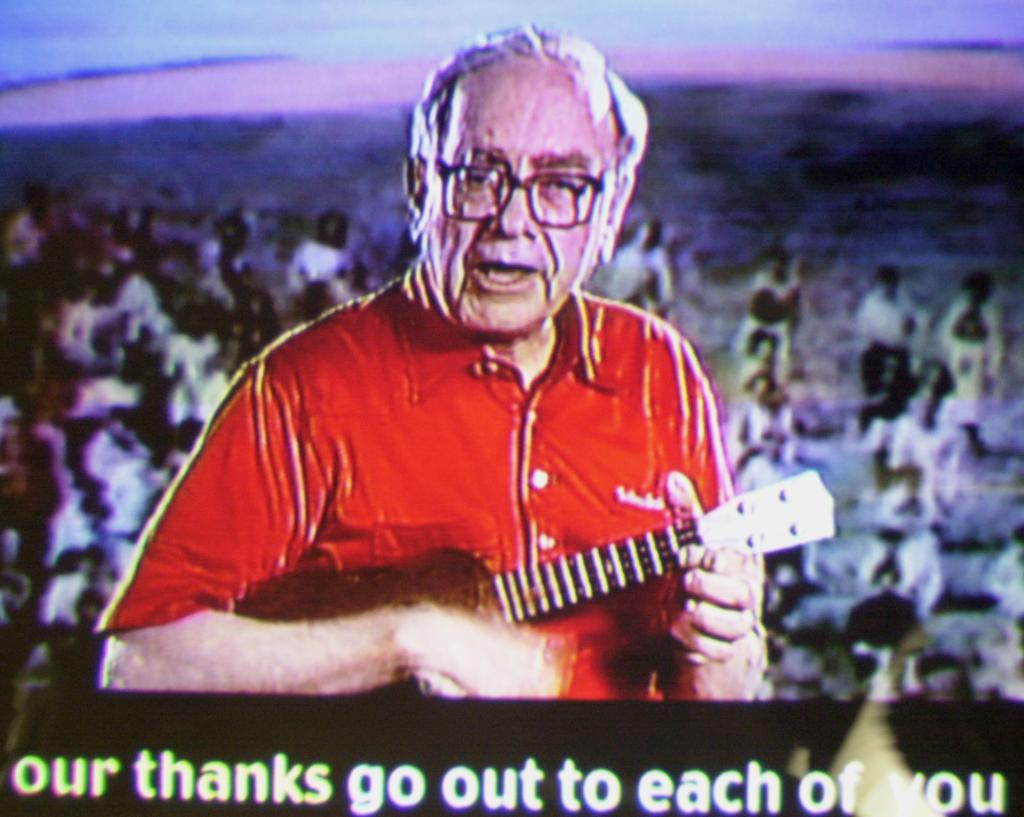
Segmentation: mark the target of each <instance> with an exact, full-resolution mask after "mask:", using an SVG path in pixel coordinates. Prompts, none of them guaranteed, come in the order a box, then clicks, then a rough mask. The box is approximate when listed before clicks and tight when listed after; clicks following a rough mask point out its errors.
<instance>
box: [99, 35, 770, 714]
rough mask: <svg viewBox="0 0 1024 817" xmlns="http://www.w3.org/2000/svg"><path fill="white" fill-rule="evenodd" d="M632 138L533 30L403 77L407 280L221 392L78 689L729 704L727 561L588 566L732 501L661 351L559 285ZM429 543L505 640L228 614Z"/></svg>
mask: <svg viewBox="0 0 1024 817" xmlns="http://www.w3.org/2000/svg"><path fill="white" fill-rule="evenodd" d="M646 130H647V124H646V115H645V113H644V111H643V107H642V105H641V104H640V102H639V101H638V100H637V99H636V98H635V97H634V96H633V95H632V94H631V93H630V92H629V91H628V89H627V88H626V87H625V86H624V84H623V83H622V81H621V80H620V79H619V78H618V77H617V76H616V75H615V74H613V73H611V72H610V71H609V70H608V69H607V67H606V65H605V62H604V59H603V58H602V57H601V55H600V54H598V53H597V52H596V51H595V50H594V49H593V47H592V46H589V45H588V44H586V43H583V42H581V41H579V40H576V39H572V38H567V37H557V36H554V35H551V34H548V33H544V32H540V31H537V30H535V29H533V28H527V29H523V30H516V31H511V32H506V33H502V34H499V35H496V36H493V37H491V38H488V39H486V40H484V41H482V42H481V43H480V44H478V45H475V46H473V47H471V48H469V49H468V50H466V51H464V52H461V53H459V54H457V55H456V56H455V57H454V58H453V59H452V60H451V61H450V62H449V63H447V64H446V65H444V66H443V67H442V68H440V69H439V70H438V71H437V72H436V73H435V75H434V76H432V77H431V78H430V80H429V81H428V83H427V86H426V89H425V93H424V98H423V100H422V101H421V103H420V104H419V106H418V108H417V109H416V111H415V116H414V123H413V134H412V145H411V151H410V158H409V167H408V187H409V197H410V204H411V210H412V220H413V221H412V230H413V234H414V236H415V238H416V240H417V241H418V243H419V247H420V257H419V260H418V262H417V263H416V264H415V265H414V267H413V269H412V270H411V271H410V272H409V273H407V274H406V275H405V276H404V277H403V278H401V279H400V280H398V281H397V282H395V283H394V284H392V285H391V286H389V287H387V288H386V289H384V290H383V291H381V292H379V293H376V294H375V295H373V296H371V297H369V298H366V299H364V300H362V301H359V302H356V303H353V304H348V305H345V306H343V307H341V308H339V309H336V310H334V311H333V312H331V313H329V314H328V315H327V316H325V317H324V318H322V319H321V320H319V321H317V322H316V323H314V324H312V325H310V326H308V327H306V328H305V329H303V330H302V331H300V332H298V333H295V334H293V335H291V336H289V337H287V338H286V339H284V340H283V341H281V342H279V343H278V344H276V345H275V346H274V347H273V348H271V349H270V350H268V351H267V352H265V353H264V354H263V355H261V356H260V357H258V358H257V359H256V360H255V361H253V362H252V363H251V364H250V365H249V366H248V367H247V368H246V370H245V371H244V372H243V374H242V376H241V377H240V378H239V380H238V381H237V383H236V384H235V387H234V388H233V390H232V391H231V393H230V395H229V397H228V398H227V400H226V402H225V404H224V406H223V407H222V409H221V410H220V413H219V415H218V416H217V417H216V419H215V420H214V421H213V423H212V424H211V426H210V428H209V429H208V431H207V433H206V435H205V437H204V439H203V443H202V446H201V448H200V450H199V452H198V454H197V455H196V456H195V458H194V460H193V461H192V463H191V464H190V466H189V467H188V469H187V470H186V472H185V474H184V476H183V477H182V478H181V479H180V480H179V482H178V483H177V484H176V486H175V488H174V491H173V493H172V495H171V497H170V499H169V500H167V501H166V502H165V503H164V505H163V507H162V508H161V510H160V511H159V512H158V514H157V516H156V518H155V520H154V521H153V522H152V523H151V525H150V527H149V529H148V531H147V533H146V536H145V541H144V551H143V553H142V555H141V558H140V560H139V563H138V565H137V568H136V571H135V574H134V576H133V577H131V579H130V581H128V582H127V583H126V584H125V586H124V588H123V590H122V593H121V594H120V597H119V598H118V599H117V600H116V601H115V603H114V604H113V606H112V608H111V610H110V611H108V614H107V616H106V619H105V622H104V627H105V629H106V630H107V632H108V633H110V638H109V642H108V647H107V655H106V664H105V667H104V679H103V680H104V683H105V684H106V685H107V686H109V687H114V688H137V689H174V690H223V691H230V690H241V691H267V692H275V691H280V692H316V693H349V692H359V691H363V690H369V689H372V688H375V687H379V686H383V685H386V684H390V683H392V682H394V681H396V680H401V679H407V678H412V679H418V680H420V681H421V682H424V683H425V684H427V685H429V686H430V687H432V688H434V689H437V690H440V691H444V692H448V693H453V694H468V695H477V696H496V697H554V696H564V697H575V698H626V697H631V698H661V697H691V698H731V699H737V698H745V697H750V696H751V695H752V694H753V693H754V692H755V690H756V687H757V685H758V683H759V681H760V676H761V672H762V669H763V666H762V665H763V653H764V644H763V638H762V635H761V629H760V623H759V619H758V609H759V604H760V595H761V576H762V573H761V566H760V564H759V562H758V561H757V559H756V558H754V557H751V556H746V555H742V554H740V553H738V552H734V551H718V552H716V551H711V550H706V549H703V548H700V547H696V546H689V547H683V546H680V547H681V549H680V551H679V553H678V555H677V558H678V560H679V562H680V564H681V565H682V567H683V570H682V571H680V572H676V573H671V575H670V576H666V577H663V578H657V579H655V580H654V581H649V582H644V583H642V584H638V585H637V586H634V587H631V588H629V589H625V590H621V591H619V592H611V591H612V589H613V585H614V581H613V580H612V577H611V574H609V573H602V572H601V571H603V570H604V567H603V566H601V565H600V564H599V563H600V560H599V559H597V558H595V554H596V551H593V550H592V549H593V548H595V547H596V546H598V545H602V544H605V543H608V542H611V541H615V540H619V539H622V538H623V537H638V536H641V535H643V534H644V533H645V532H647V531H651V530H653V529H659V528H661V529H664V528H665V526H666V525H669V524H671V523H672V522H673V520H676V521H678V519H679V518H680V517H681V516H685V515H686V514H695V513H700V512H701V510H702V509H707V508H710V507H712V506H714V505H716V504H717V503H719V502H720V501H722V500H723V499H724V498H726V497H728V496H729V495H730V492H731V490H732V489H731V483H730V476H729V471H728V468H727V464H726V462H725V459H724V456H723V450H722V443H721V437H720V431H719V422H718V417H717V410H716V407H715V401H714V395H713V393H712V391H711V387H710V384H709V382H708V379H707V377H706V376H705V374H704V373H703V371H702V370H701V368H700V366H699V364H698V362H697V360H696V357H695V355H694V353H693V351H692V349H691V348H690V346H689V345H688V344H687V343H686V341H685V340H683V339H682V338H680V336H679V335H678V334H677V333H676V332H675V331H674V330H673V329H672V328H671V327H670V326H668V325H666V324H665V323H663V322H661V321H659V320H658V319H656V318H653V317H651V316H648V315H645V314H643V313H641V312H638V311H636V310H634V309H631V308H625V307H622V306H619V305H616V304H613V303H610V302H606V301H601V300H597V299H593V298H591V297H588V296H585V295H583V294H582V293H581V287H582V285H583V284H584V282H585V281H586V280H587V278H588V277H589V276H590V275H591V274H592V273H593V271H594V269H595V267H596V266H597V264H598V263H599V262H600V261H601V260H605V261H607V260H608V259H610V257H611V255H612V253H613V251H614V247H615V239H616V235H617V232H618V230H619V228H620V226H621V224H622V220H623V215H624V212H625V209H626V206H627V203H628V201H629V198H630V196H631V194H632V190H633V185H634V179H635V170H636V166H637V164H638V162H639V159H640V156H641V154H642V152H643V150H644V146H645V141H646ZM636 541H640V542H641V543H642V542H643V541H644V540H642V539H639V540H636ZM634 548H635V545H634ZM641 549H642V547H641ZM453 550H454V551H457V552H462V553H465V554H470V555H472V557H474V559H475V560H476V562H477V563H479V564H481V565H483V566H484V567H485V568H486V569H487V570H488V571H489V572H490V573H492V574H501V573H506V572H507V573H508V575H509V576H512V577H515V578H513V579H511V580H509V581H508V582H507V583H504V584H502V583H500V582H499V583H498V585H499V593H505V596H506V597H505V599H504V601H505V603H506V605H508V606H509V607H510V608H511V609H512V611H513V612H514V613H516V614H517V615H512V616H506V618H512V619H519V618H525V617H527V616H526V613H527V612H538V610H539V608H543V610H544V611H547V612H549V613H550V614H549V615H547V616H538V619H539V620H537V621H535V622H530V623H517V624H512V623H509V621H507V620H505V619H503V618H502V617H501V616H498V615H495V614H494V613H491V612H487V611H479V610H466V609H462V608H460V607H457V606H455V605H453V604H449V603H448V602H447V601H446V600H444V599H440V600H437V601H430V600H424V599H418V600H416V601H415V602H412V603H408V602H407V603H401V604H399V603H394V602H391V601H388V600H387V599H386V598H383V599H381V601H380V602H379V603H378V604H376V605H375V606H371V607H370V609H365V610H350V611H346V612H342V613H339V614H337V615H328V616H326V617H324V616H322V615H318V616H315V617H310V618H306V617H303V616H302V615H301V614H300V615H299V616H298V617H297V620H293V618H294V617H292V616H288V617H287V619H288V620H284V618H285V617H282V620H273V619H274V617H273V615H271V616H270V617H269V618H270V620H268V617H267V616H263V617H259V618H257V617H253V616H251V615H247V614H246V613H245V612H244V611H245V610H246V609H247V605H246V599H247V597H249V596H250V595H252V594H257V595H258V593H259V591H260V590H261V588H266V587H267V586H268V585H269V586H272V585H273V584H274V582H275V581H279V580H280V579H281V578H282V577H286V578H287V577H292V578H295V577H298V578H299V579H300V586H301V579H302V578H303V577H307V576H314V577H316V578H318V579H323V577H324V576H331V575H341V576H346V575H348V576H360V575H374V576H377V575H379V574H378V573H373V571H375V570H377V571H379V569H380V568H382V567H395V568H401V567H402V566H405V565H408V564H411V563H420V562H422V561H423V560H424V559H427V560H429V558H430V557H431V555H432V554H436V553H447V552H451V551H453ZM633 552H634V553H636V550H635V549H634V551H633ZM648 557H650V558H653V559H654V560H655V561H657V560H658V556H656V555H653V554H645V555H644V559H645V562H644V563H646V564H647V565H648V571H647V572H648V573H650V572H660V571H654V570H653V568H652V566H651V562H650V558H648ZM658 567H662V565H661V563H660V561H659V562H658ZM618 569H619V570H621V569H622V565H619V567H618ZM635 570H636V571H638V572H639V573H640V575H641V576H642V575H644V571H643V568H642V566H641V565H640V560H638V561H637V565H636V567H635ZM365 571H370V572H369V573H364V572H365ZM631 575H635V574H631ZM680 577H681V578H680ZM367 581H368V582H369V581H370V580H369V579H368V580H367ZM374 581H376V580H374ZM357 584H358V582H357ZM364 585H365V583H364ZM309 586H310V587H313V586H323V585H309ZM363 589H365V587H364V588H363ZM606 591H607V598H603V597H602V598H594V599H590V598H589V597H590V596H594V597H599V596H604V595H605V594H606ZM310 593H312V591H310ZM298 595H299V598H300V600H301V598H302V596H303V593H302V592H300V593H299V594H298ZM518 614H522V615H518Z"/></svg>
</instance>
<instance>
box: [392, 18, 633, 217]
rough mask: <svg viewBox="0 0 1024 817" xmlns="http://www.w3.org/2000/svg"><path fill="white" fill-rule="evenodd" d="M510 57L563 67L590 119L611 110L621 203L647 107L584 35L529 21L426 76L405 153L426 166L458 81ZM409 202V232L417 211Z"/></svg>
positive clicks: (626, 194) (467, 50)
mask: <svg viewBox="0 0 1024 817" xmlns="http://www.w3.org/2000/svg"><path fill="white" fill-rule="evenodd" d="M510 57H530V58H533V59H538V60H553V61H555V62H557V63H558V64H560V65H562V66H563V67H565V68H566V69H568V70H569V72H570V73H571V74H573V76H574V77H576V78H577V80H578V81H579V82H580V85H581V86H582V88H583V89H584V91H585V92H586V96H587V103H588V106H589V107H590V113H591V116H592V117H593V119H594V121H595V122H599V121H601V120H602V119H603V118H604V117H605V116H607V115H608V114H611V115H612V117H613V118H614V122H615V125H616V128H615V131H616V133H615V149H616V151H615V152H616V168H615V171H616V173H615V175H616V180H615V188H616V195H619V196H623V197H624V201H623V206H624V204H625V202H626V201H628V199H629V197H630V195H631V194H632V192H633V185H634V183H635V181H636V168H637V166H638V165H639V164H640V159H641V158H642V157H643V154H644V150H645V148H646V147H647V128H648V125H647V111H646V110H645V109H644V105H643V103H642V102H641V101H640V100H639V99H638V98H637V96H636V95H635V94H634V93H633V92H632V91H630V90H629V88H628V87H627V86H626V83H625V82H623V80H622V78H621V77H620V76H619V75H618V74H616V73H615V72H614V71H612V70H611V68H609V67H608V62H607V61H606V60H605V58H604V55H603V54H601V52H600V51H598V50H597V48H595V47H594V46H593V45H591V44H590V43H589V42H587V41H586V40H583V39H580V38H579V37H574V36H572V35H568V34H562V33H556V32H552V31H546V30H543V29H539V28H537V27H536V26H534V25H527V26H522V27H520V28H513V29H509V30H507V31H499V32H497V33H494V34H487V35H484V36H483V37H481V38H480V39H478V40H477V41H475V42H473V43H472V44H470V45H469V46H467V47H466V48H463V49H461V50H459V51H457V52H456V53H455V54H454V55H452V57H450V58H449V59H448V60H447V61H446V62H445V63H443V64H442V65H441V66H440V67H439V68H438V69H437V70H436V71H434V72H433V73H432V74H431V75H430V76H428V77H427V81H426V83H425V85H424V87H423V96H422V97H421V98H420V101H419V103H418V104H417V105H416V107H415V108H414V109H413V114H412V130H411V134H410V139H409V158H410V159H411V160H412V161H414V162H416V161H418V162H423V163H425V164H427V165H430V164H433V162H434V161H435V160H436V159H437V158H438V157H439V155H440V151H441V143H442V140H443V139H444V136H445V134H446V133H447V130H448V126H449V124H450V118H451V111H452V100H453V97H454V94H455V88H456V86H457V85H458V82H459V80H460V79H461V78H462V77H464V76H466V75H468V74H471V73H472V72H474V71H477V70H479V69H481V68H483V67H485V66H488V65H492V64H494V63H496V62H500V61H502V60H505V59H508V58H510ZM413 207H414V212H413V216H414V224H413V233H414V236H418V234H419V232H420V224H418V223H417V222H418V220H419V219H420V217H421V216H422V215H423V214H422V213H420V212H417V211H416V207H415V202H413Z"/></svg>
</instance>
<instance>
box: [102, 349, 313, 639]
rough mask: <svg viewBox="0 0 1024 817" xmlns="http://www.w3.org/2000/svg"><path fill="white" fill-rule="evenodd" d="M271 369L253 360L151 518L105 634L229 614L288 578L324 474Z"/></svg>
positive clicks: (308, 539) (309, 536) (293, 398)
mask: <svg viewBox="0 0 1024 817" xmlns="http://www.w3.org/2000/svg"><path fill="white" fill-rule="evenodd" d="M271 368H272V367H271V365H270V363H268V361H267V360H266V359H262V358H261V359H259V360H257V361H256V362H254V363H253V364H252V365H251V366H250V367H249V368H248V370H247V371H246V372H245V373H244V374H243V375H242V376H241V377H240V379H239V380H238V381H237V383H236V384H235V386H234V388H233V389H232V390H231V391H230V392H229V395H228V397H227V398H226V400H225V402H224V403H223V405H222V407H221V409H220V411H219V412H218V414H217V415H216V417H215V418H214V420H213V421H212V423H211V424H210V426H209V427H208V429H207V430H206V432H205V434H204V436H203V438H202V440H201V443H200V445H199V446H198V448H197V451H196V453H195V454H194V455H193V458H192V460H191V461H190V463H189V464H188V466H187V467H186V468H185V469H184V471H183V474H182V475H181V476H180V477H179V479H178V481H177V482H176V483H175V484H174V485H173V486H172V488H171V490H169V491H168V493H167V495H166V496H165V498H164V500H163V502H162V503H161V505H160V507H159V508H158V509H157V511H156V513H155V514H154V516H153V518H152V519H151V520H150V523H149V525H148V526H147V529H146V531H145V533H144V534H143V537H142V542H141V544H140V547H141V552H140V555H139V558H138V560H137V562H136V565H135V569H134V571H133V574H132V575H131V576H130V577H128V579H127V580H126V581H125V582H124V584H123V585H122V588H121V590H120V593H119V595H118V597H117V598H115V600H114V602H113V603H112V604H111V606H110V608H109V609H108V611H107V612H106V614H105V615H104V618H103V620H102V622H101V628H102V629H104V630H123V629H133V628H137V627H146V626H152V625H157V624H164V623H168V622H171V621H174V620H177V619H180V618H182V617H184V616H186V615H189V614H191V613H195V612H198V611H200V610H204V609H217V610H231V609H232V608H233V606H234V602H235V600H236V599H239V598H241V597H242V596H243V595H245V592H246V590H247V588H248V587H249V586H250V585H252V584H253V583H256V582H259V581H261V580H264V579H267V578H269V577H271V576H274V575H277V574H279V573H282V572H286V571H288V570H289V569H290V568H291V567H293V566H294V564H295V563H296V562H297V561H298V559H299V558H300V557H301V556H302V554H303V553H304V552H306V551H307V550H308V549H309V547H310V546H311V544H312V543H313V542H314V541H315V537H316V525H317V520H319V519H321V518H322V511H323V506H324V503H325V502H326V497H327V486H328V485H330V484H332V483H331V474H330V467H329V465H328V461H327V458H325V457H323V456H321V455H320V453H319V452H318V451H317V450H316V446H315V445H314V444H312V443H311V442H310V441H309V440H308V439H304V433H303V432H304V429H303V428H302V425H301V424H302V422H303V419H302V418H303V412H302V411H300V409H301V406H302V395H301V390H300V387H299V383H298V382H297V380H296V379H295V378H294V377H293V376H289V373H287V372H285V373H284V374H283V375H282V374H278V375H277V376H276V377H273V376H271Z"/></svg>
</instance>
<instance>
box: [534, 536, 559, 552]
mask: <svg viewBox="0 0 1024 817" xmlns="http://www.w3.org/2000/svg"><path fill="white" fill-rule="evenodd" d="M537 545H538V546H539V547H540V549H541V550H551V548H553V547H554V546H555V540H554V537H552V536H548V535H547V534H546V533H542V534H541V535H540V536H538V537H537Z"/></svg>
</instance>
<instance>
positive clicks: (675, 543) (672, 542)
mask: <svg viewBox="0 0 1024 817" xmlns="http://www.w3.org/2000/svg"><path fill="white" fill-rule="evenodd" d="M665 533H667V534H668V546H669V548H671V550H672V553H673V554H674V555H675V556H678V555H679V551H680V550H682V548H681V547H680V546H679V540H678V539H677V538H676V529H675V526H674V525H672V526H669V528H668V530H666V531H665Z"/></svg>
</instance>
